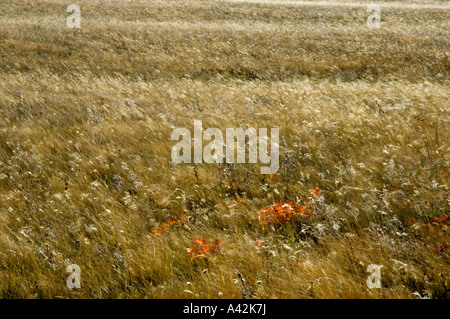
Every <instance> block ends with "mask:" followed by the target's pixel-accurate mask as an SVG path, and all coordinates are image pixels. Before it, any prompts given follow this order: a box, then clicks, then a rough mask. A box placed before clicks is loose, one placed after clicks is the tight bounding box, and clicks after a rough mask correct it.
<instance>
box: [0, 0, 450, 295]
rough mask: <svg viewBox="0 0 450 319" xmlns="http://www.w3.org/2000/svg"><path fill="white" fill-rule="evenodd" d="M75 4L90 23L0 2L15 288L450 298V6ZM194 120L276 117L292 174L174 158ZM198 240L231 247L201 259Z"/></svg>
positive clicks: (53, 4) (242, 123) (3, 230)
mask: <svg viewBox="0 0 450 319" xmlns="http://www.w3.org/2000/svg"><path fill="white" fill-rule="evenodd" d="M275 2H276V1H275ZM281 2H283V1H281ZM76 3H77V4H78V5H80V7H81V10H82V21H81V24H82V25H81V29H68V28H67V27H66V22H65V19H66V17H67V16H68V14H67V13H66V7H67V3H66V2H65V1H57V0H48V1H39V2H36V1H25V0H21V1H17V0H14V1H13V0H3V1H2V4H1V7H0V23H1V28H0V85H1V86H0V87H1V90H0V112H1V114H0V115H1V117H0V297H3V298H218V293H219V292H222V293H223V295H222V297H223V298H242V297H243V296H244V295H245V297H246V298H412V297H413V295H412V293H413V292H415V291H417V292H418V293H420V294H424V293H425V292H428V293H431V295H432V297H433V298H449V296H450V294H449V280H450V263H449V260H450V258H449V257H450V256H449V251H448V250H447V251H443V250H445V247H444V245H443V244H446V245H449V237H448V224H447V223H445V222H441V223H438V222H432V219H433V218H436V217H438V216H440V215H443V216H447V217H448V212H449V198H448V193H449V185H448V182H449V173H450V167H449V165H450V158H449V145H448V141H449V140H450V131H449V118H450V117H449V115H450V110H449V102H448V101H449V96H450V85H449V84H450V80H449V79H450V53H449V48H450V40H449V33H448V32H449V27H450V10H449V9H448V3H447V2H446V1H397V2H394V3H392V2H384V3H382V4H381V8H382V25H381V28H380V29H369V28H368V27H367V26H366V19H367V16H368V14H367V13H366V12H365V6H366V4H367V3H368V1H360V2H359V3H360V4H359V5H356V4H352V5H341V3H342V1H335V2H333V3H332V4H329V5H318V4H317V3H314V4H311V3H309V4H298V3H293V1H285V2H284V3H275V4H274V3H264V2H263V1H260V2H252V3H245V2H242V1H241V2H239V1H234V2H233V1H133V2H131V3H129V2H128V1H102V2H100V1H77V2H76ZM418 4H419V6H417V5H418ZM427 6H430V7H427ZM194 119H197V120H203V126H204V127H205V128H206V127H217V128H220V129H221V130H223V131H224V130H225V129H226V128H235V127H250V126H251V127H266V128H272V127H279V128H280V137H281V139H280V152H281V155H280V163H281V167H280V171H279V172H278V174H276V176H272V177H269V176H266V175H261V174H260V173H259V165H254V164H237V165H229V164H227V165H226V164H223V165H213V164H208V165H207V164H205V165H203V164H202V165H200V164H196V165H194V164H192V165H188V164H179V165H171V163H170V151H171V148H172V146H173V145H174V141H171V140H170V135H171V132H172V130H173V128H176V127H187V128H189V129H191V130H192V127H193V120H194ZM116 175H120V176H121V177H123V178H124V181H123V182H122V181H120V180H119V181H118V180H117V179H115V176H116ZM314 188H319V189H320V192H321V195H320V197H318V198H316V203H315V211H314V214H313V215H312V216H311V217H298V218H296V219H295V220H293V221H292V222H291V223H289V225H286V227H285V228H284V229H282V230H279V229H272V230H264V229H263V228H262V225H261V222H260V220H258V213H259V211H260V209H261V208H263V207H267V206H270V205H271V204H272V203H274V202H284V201H295V200H296V199H297V198H304V197H305V196H307V194H308V193H309V191H310V190H311V189H314ZM233 201H236V202H233ZM182 211H183V212H184V213H185V215H186V217H185V219H184V223H185V225H184V226H182V227H181V228H179V229H178V228H174V227H170V228H169V230H168V231H166V232H165V233H163V234H162V235H160V236H156V235H155V234H153V233H152V231H151V230H152V228H153V227H160V226H161V224H162V223H164V222H167V221H168V220H169V218H170V217H171V216H179V214H180V212H182ZM202 237H208V238H210V240H212V239H214V238H218V239H220V240H221V247H222V251H221V253H219V254H218V255H217V256H215V257H213V256H209V257H208V258H207V259H206V260H204V259H200V258H198V259H194V260H191V259H190V258H189V256H188V254H187V251H186V249H187V248H188V247H191V246H193V239H194V238H202ZM260 240H264V241H265V246H264V247H263V248H261V249H258V247H257V246H255V242H256V241H260ZM439 249H441V251H440V252H439ZM68 264H77V265H79V266H80V268H81V285H82V287H81V289H73V290H69V289H68V288H67V286H66V278H67V276H68V274H67V273H66V271H65V269H66V267H67V265H68ZM369 264H378V265H383V266H384V267H383V268H382V270H381V276H382V288H381V289H369V288H368V287H367V285H366V279H367V277H368V275H369V273H367V272H366V269H367V266H368V265H369ZM204 269H207V270H208V271H207V272H206V273H204V272H203V270H204ZM236 271H239V273H240V274H242V276H243V277H244V278H245V283H244V286H242V283H241V282H240V281H238V283H237V284H236V283H235V282H234V281H235V280H237V279H239V278H238V276H237V274H236ZM187 282H190V283H191V284H190V285H187ZM185 290H188V291H190V292H186V291H185Z"/></svg>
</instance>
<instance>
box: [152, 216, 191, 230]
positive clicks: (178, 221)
mask: <svg viewBox="0 0 450 319" xmlns="http://www.w3.org/2000/svg"><path fill="white" fill-rule="evenodd" d="M184 217H185V216H184V214H183V213H182V212H181V213H180V217H176V216H171V217H170V219H169V221H168V222H164V223H162V224H161V226H160V227H153V228H152V229H151V230H150V231H151V232H152V234H153V235H155V236H161V235H162V234H164V233H165V232H166V231H168V230H169V228H170V227H175V228H178V229H181V227H182V226H183V220H184Z"/></svg>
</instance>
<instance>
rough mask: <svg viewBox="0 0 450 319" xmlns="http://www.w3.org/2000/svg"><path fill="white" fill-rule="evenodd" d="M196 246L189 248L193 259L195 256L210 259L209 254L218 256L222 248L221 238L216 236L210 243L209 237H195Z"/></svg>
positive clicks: (189, 254)
mask: <svg viewBox="0 0 450 319" xmlns="http://www.w3.org/2000/svg"><path fill="white" fill-rule="evenodd" d="M194 243H195V246H193V247H189V248H187V253H188V256H189V257H190V258H191V260H194V258H204V259H208V256H216V255H217V253H218V252H219V251H220V250H221V247H220V240H219V239H217V238H215V239H214V241H213V242H212V243H211V244H210V243H209V242H208V238H207V237H203V238H195V239H194Z"/></svg>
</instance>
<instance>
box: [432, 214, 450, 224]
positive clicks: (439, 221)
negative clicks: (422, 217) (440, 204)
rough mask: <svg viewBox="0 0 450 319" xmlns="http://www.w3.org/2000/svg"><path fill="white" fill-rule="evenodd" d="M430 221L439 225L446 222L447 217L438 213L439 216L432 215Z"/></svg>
mask: <svg viewBox="0 0 450 319" xmlns="http://www.w3.org/2000/svg"><path fill="white" fill-rule="evenodd" d="M430 221H431V223H436V224H438V225H440V226H442V225H445V224H447V221H448V218H447V216H445V215H442V214H441V215H439V217H434V218H432V219H431V220H430Z"/></svg>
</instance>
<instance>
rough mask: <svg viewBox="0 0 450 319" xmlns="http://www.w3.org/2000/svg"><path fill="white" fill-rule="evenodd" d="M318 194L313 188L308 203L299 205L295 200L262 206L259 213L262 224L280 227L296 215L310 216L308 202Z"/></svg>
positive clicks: (310, 211)
mask: <svg viewBox="0 0 450 319" xmlns="http://www.w3.org/2000/svg"><path fill="white" fill-rule="evenodd" d="M319 195H320V190H319V189H318V188H315V189H313V190H311V191H310V195H309V196H308V204H306V205H301V204H299V203H295V202H284V203H274V204H272V205H271V206H269V207H264V208H262V209H261V212H260V213H259V216H260V218H261V219H262V222H263V225H264V226H265V227H267V226H274V227H275V228H278V229H282V228H283V225H284V224H287V223H289V222H290V221H291V220H292V219H293V218H294V217H296V216H297V215H302V216H311V215H312V214H313V212H314V209H313V208H308V207H309V204H310V203H311V202H312V201H313V200H315V199H316V197H317V196H319Z"/></svg>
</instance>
